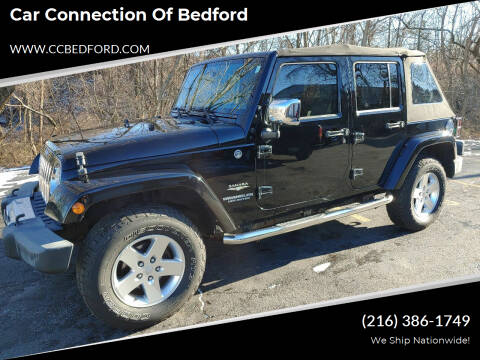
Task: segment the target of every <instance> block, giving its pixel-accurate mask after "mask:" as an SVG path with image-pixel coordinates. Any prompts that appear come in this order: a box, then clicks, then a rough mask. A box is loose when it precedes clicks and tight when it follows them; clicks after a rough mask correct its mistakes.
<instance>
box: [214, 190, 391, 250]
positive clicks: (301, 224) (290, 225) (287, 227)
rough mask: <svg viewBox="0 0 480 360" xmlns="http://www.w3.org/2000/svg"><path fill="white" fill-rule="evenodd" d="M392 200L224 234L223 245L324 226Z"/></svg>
mask: <svg viewBox="0 0 480 360" xmlns="http://www.w3.org/2000/svg"><path fill="white" fill-rule="evenodd" d="M392 200H393V195H386V196H385V197H383V198H381V199H375V200H371V201H368V202H365V203H361V204H359V205H357V206H353V207H349V208H343V209H340V210H334V211H330V212H325V213H322V214H316V215H312V216H308V217H305V218H301V219H297V220H292V221H287V222H284V223H280V224H277V225H274V226H271V227H268V228H264V229H259V230H255V231H250V232H247V233H243V234H224V235H223V243H224V244H226V245H236V244H245V243H248V242H251V241H256V240H260V239H265V238H267V237H271V236H275V235H280V234H285V233H287V232H290V231H295V230H298V229H303V228H306V227H309V226H313V225H318V224H322V223H324V222H327V221H330V220H335V219H340V218H342V217H346V216H349V215H353V214H357V213H359V212H362V211H367V210H371V209H375V208H377V207H379V206H382V205H386V204H388V203H390V202H392Z"/></svg>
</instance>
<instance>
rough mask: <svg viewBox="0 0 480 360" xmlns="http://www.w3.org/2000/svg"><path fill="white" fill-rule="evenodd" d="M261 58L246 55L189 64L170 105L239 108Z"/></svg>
mask: <svg viewBox="0 0 480 360" xmlns="http://www.w3.org/2000/svg"><path fill="white" fill-rule="evenodd" d="M262 62H263V60H262V59H261V58H247V59H233V60H225V61H216V62H211V63H207V64H203V65H197V66H193V67H192V68H191V69H190V71H189V72H188V74H187V76H186V77H185V81H184V83H183V86H182V89H181V90H180V93H179V95H178V98H177V102H176V104H175V107H174V109H181V110H209V111H213V112H219V113H228V114H239V113H241V112H243V111H244V110H245V109H246V108H247V106H248V103H249V100H250V98H251V96H252V95H253V91H254V89H255V86H256V84H257V82H258V77H259V75H260V70H261V67H262Z"/></svg>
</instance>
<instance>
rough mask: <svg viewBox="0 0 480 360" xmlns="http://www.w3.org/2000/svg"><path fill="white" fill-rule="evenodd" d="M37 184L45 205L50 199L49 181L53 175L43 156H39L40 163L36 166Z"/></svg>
mask: <svg viewBox="0 0 480 360" xmlns="http://www.w3.org/2000/svg"><path fill="white" fill-rule="evenodd" d="M38 175H39V176H38V184H39V187H40V192H41V193H42V196H43V200H44V201H45V203H48V199H49V197H50V180H51V179H52V175H53V166H52V164H51V163H50V162H49V161H48V160H47V158H46V157H45V156H44V154H40V162H39V165H38Z"/></svg>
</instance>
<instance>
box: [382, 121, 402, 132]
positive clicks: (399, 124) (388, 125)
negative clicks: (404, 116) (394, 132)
mask: <svg viewBox="0 0 480 360" xmlns="http://www.w3.org/2000/svg"><path fill="white" fill-rule="evenodd" d="M404 127H405V122H404V121H397V122H391V123H386V124H385V128H386V129H388V130H390V129H402V128H404Z"/></svg>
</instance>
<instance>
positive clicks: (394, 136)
mask: <svg viewBox="0 0 480 360" xmlns="http://www.w3.org/2000/svg"><path fill="white" fill-rule="evenodd" d="M351 70H352V72H353V80H354V81H353V94H354V99H353V100H354V101H353V106H354V109H353V126H352V135H351V138H352V143H353V144H352V165H351V170H350V181H351V183H352V187H353V188H354V189H367V188H374V187H376V185H377V184H378V183H379V182H380V179H381V178H382V174H383V173H384V172H386V170H387V169H388V168H389V166H390V164H391V162H392V161H393V158H394V157H395V154H396V153H397V152H398V151H400V148H401V146H402V144H403V142H404V140H405V137H406V126H405V125H406V114H405V107H404V103H405V99H404V97H403V96H402V94H404V93H405V90H404V89H405V85H404V83H403V79H404V76H403V66H402V60H401V58H375V59H374V60H372V59H365V58H351ZM402 89H403V90H402Z"/></svg>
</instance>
